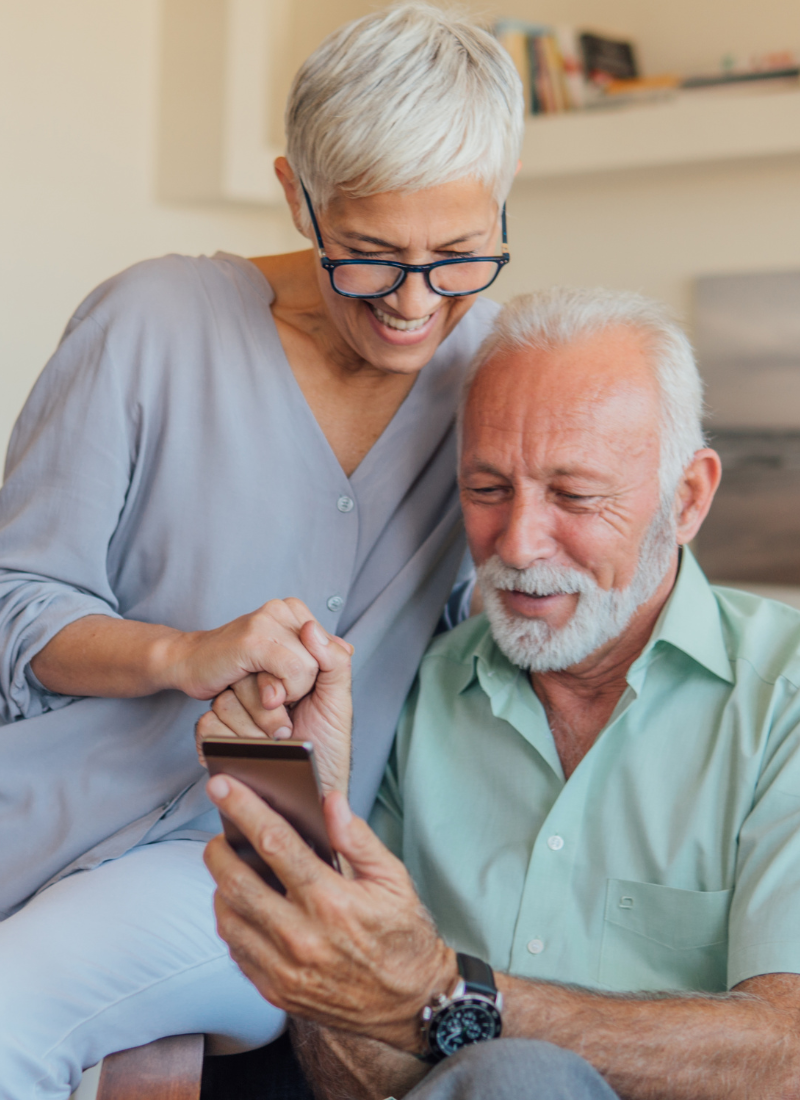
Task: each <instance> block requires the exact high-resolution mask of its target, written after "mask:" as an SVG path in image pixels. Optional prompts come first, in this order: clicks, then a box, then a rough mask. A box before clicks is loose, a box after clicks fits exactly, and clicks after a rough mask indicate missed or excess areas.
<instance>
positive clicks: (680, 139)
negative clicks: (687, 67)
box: [518, 88, 800, 180]
mask: <svg viewBox="0 0 800 1100" xmlns="http://www.w3.org/2000/svg"><path fill="white" fill-rule="evenodd" d="M793 153H795V154H797V153H800V88H790V89H788V90H786V89H781V90H777V89H770V90H769V91H760V92H756V93H753V92H748V93H747V94H745V93H744V92H740V93H738V94H731V93H730V92H729V91H726V92H724V93H716V92H709V91H703V92H684V93H682V94H679V95H677V96H676V97H675V98H673V99H668V100H664V101H662V102H655V103H643V104H636V105H630V106H620V107H610V108H607V109H597V108H596V109H592V110H588V111H576V112H573V113H567V114H560V115H542V116H538V117H534V118H531V119H528V121H527V123H526V126H525V142H524V146H523V153H522V169H521V171H520V174H519V177H518V178H519V179H522V180H537V179H547V178H550V177H556V176H575V175H582V174H588V173H592V172H610V171H619V170H622V169H632V168H656V167H661V166H665V165H681V164H702V163H710V162H713V161H724V160H740V159H750V158H757V157H769V156H785V155H787V154H793Z"/></svg>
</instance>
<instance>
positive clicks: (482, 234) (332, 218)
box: [316, 179, 501, 374]
mask: <svg viewBox="0 0 800 1100" xmlns="http://www.w3.org/2000/svg"><path fill="white" fill-rule="evenodd" d="M316 213H317V220H318V223H319V228H320V233H321V235H322V240H323V243H324V245H325V251H326V253H327V255H328V257H329V258H330V259H331V260H345V259H370V260H399V261H400V262H401V263H407V264H427V263H433V262H434V261H436V260H446V259H450V258H453V257H456V256H466V255H470V254H472V255H475V256H494V255H499V254H500V248H501V244H500V241H501V237H500V225H499V211H498V208H497V203H496V201H495V200H494V198H493V197H492V195H491V193H490V192H489V190H488V189H487V188H486V187H485V186H484V185H483V184H482V183H480V182H478V181H477V180H474V179H461V180H456V181H454V182H453V183H445V184H441V185H440V186H439V187H431V188H429V189H428V190H425V191H412V192H396V191H388V192H385V193H383V194H380V195H373V196H371V197H369V198H361V199H354V198H349V197H347V196H346V195H343V194H338V195H337V196H336V197H335V198H334V199H333V201H332V202H331V203H330V204H329V205H328V206H327V207H326V208H325V209H324V210H322V211H317V212H316ZM317 278H318V280H319V286H320V290H321V293H322V296H323V299H324V301H325V304H326V306H327V309H328V312H329V314H330V316H331V319H332V320H333V323H334V324H335V325H336V328H337V329H338V331H339V332H340V334H341V336H342V337H343V338H344V340H345V341H346V342H347V343H348V344H349V346H350V347H351V348H352V349H353V351H354V352H355V353H356V354H357V355H358V356H359V357H360V358H361V359H364V360H366V361H367V362H368V363H370V364H371V365H372V366H374V367H376V368H378V369H379V370H383V371H388V372H391V373H401V374H414V373H416V372H417V371H419V370H421V369H422V367H424V366H425V364H426V363H427V362H428V361H429V360H430V359H431V357H432V356H433V353H434V352H435V351H436V349H437V347H438V346H439V344H440V343H441V342H442V340H444V338H445V337H446V336H447V335H448V333H450V332H451V331H452V329H453V328H454V327H455V325H456V324H457V323H458V321H459V320H460V319H461V318H462V317H463V316H464V314H465V313H466V312H467V310H468V309H469V307H470V306H471V305H472V303H473V302H474V300H475V295H471V296H470V297H467V298H443V297H442V296H441V295H439V294H434V292H433V291H432V290H430V289H429V287H428V285H427V283H426V282H425V277H424V275H422V274H421V273H418V272H414V273H409V274H408V275H407V276H406V279H405V281H404V282H403V284H402V286H400V287H399V288H398V289H397V290H395V291H393V292H392V293H391V294H389V295H387V296H386V297H385V298H380V299H370V300H368V301H367V300H363V299H361V300H359V299H352V298H344V297H342V296H341V295H340V294H337V293H336V291H335V290H334V289H333V287H332V286H331V284H330V279H329V277H328V273H327V272H326V271H325V270H324V269H323V268H322V266H321V265H320V264H317Z"/></svg>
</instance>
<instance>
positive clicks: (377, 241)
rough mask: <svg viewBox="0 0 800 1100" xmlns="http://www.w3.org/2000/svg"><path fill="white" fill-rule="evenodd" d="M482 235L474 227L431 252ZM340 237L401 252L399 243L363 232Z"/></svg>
mask: <svg viewBox="0 0 800 1100" xmlns="http://www.w3.org/2000/svg"><path fill="white" fill-rule="evenodd" d="M481 236H483V230H481V229H475V230H473V231H472V232H471V233H464V234H463V235H462V236H460V237H454V238H453V240H452V241H446V242H445V243H444V244H440V245H439V246H438V248H434V249H432V250H431V251H433V252H443V251H444V249H446V248H452V247H453V245H454V244H464V243H465V242H466V241H471V240H472V239H473V238H474V237H481ZM342 237H344V238H346V239H348V240H351V241H361V242H362V244H374V245H377V246H378V247H379V248H384V249H386V251H387V252H402V248H400V246H399V245H396V244H392V242H391V241H384V240H381V238H380V237H368V236H367V235H366V234H365V233H343V234H342Z"/></svg>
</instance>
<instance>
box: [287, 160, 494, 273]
mask: <svg viewBox="0 0 800 1100" xmlns="http://www.w3.org/2000/svg"><path fill="white" fill-rule="evenodd" d="M297 178H298V180H300V186H301V187H302V188H303V194H304V195H305V197H306V206H307V207H308V212H309V214H310V215H311V224H312V225H313V226H314V232H315V233H316V235H317V246H318V248H319V254H320V256H324V257H325V259H327V258H328V257H327V254H326V252H325V245H324V244H323V243H322V234H321V233H320V231H319V226H318V225H317V217H316V214H315V213H314V207H313V206H312V205H311V197H310V195H309V193H308V191H306V185H305V184H304V183H303V181H302V180H301V179H300V177H299V176H298V177H297ZM503 224H504V225H505V222H504V223H503ZM504 232H505V229H504ZM503 239H504V240H505V237H504V238H503Z"/></svg>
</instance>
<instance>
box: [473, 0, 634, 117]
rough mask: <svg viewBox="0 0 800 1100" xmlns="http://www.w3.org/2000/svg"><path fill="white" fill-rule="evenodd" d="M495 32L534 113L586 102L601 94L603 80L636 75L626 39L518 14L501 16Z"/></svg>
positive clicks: (576, 106) (570, 108)
mask: <svg viewBox="0 0 800 1100" xmlns="http://www.w3.org/2000/svg"><path fill="white" fill-rule="evenodd" d="M494 32H495V35H496V37H497V39H498V40H499V42H500V44H501V45H502V46H504V47H505V49H506V50H507V51H508V53H509V54H510V56H511V59H512V60H513V62H514V65H515V66H516V69H517V72H518V73H519V75H520V79H521V80H522V87H523V91H524V94H525V103H526V106H527V109H528V111H529V112H530V113H531V114H534V115H538V114H548V115H549V114H559V113H561V112H562V111H574V110H578V109H580V108H582V107H586V106H589V105H590V104H591V103H592V102H594V101H595V100H596V99H597V98H598V97H599V96H602V95H603V86H604V84H605V83H608V82H610V81H613V80H615V79H620V78H622V77H625V76H627V77H635V76H637V75H638V70H637V68H636V60H635V52H634V47H633V44H632V43H631V42H625V41H619V40H616V39H611V38H604V37H603V36H601V35H598V34H590V33H589V32H581V31H579V30H578V29H577V28H575V27H571V26H566V25H563V26H553V27H550V26H543V25H541V24H536V23H525V22H522V21H521V20H517V19H504V20H502V21H501V22H499V23H497V24H495V28H494Z"/></svg>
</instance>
